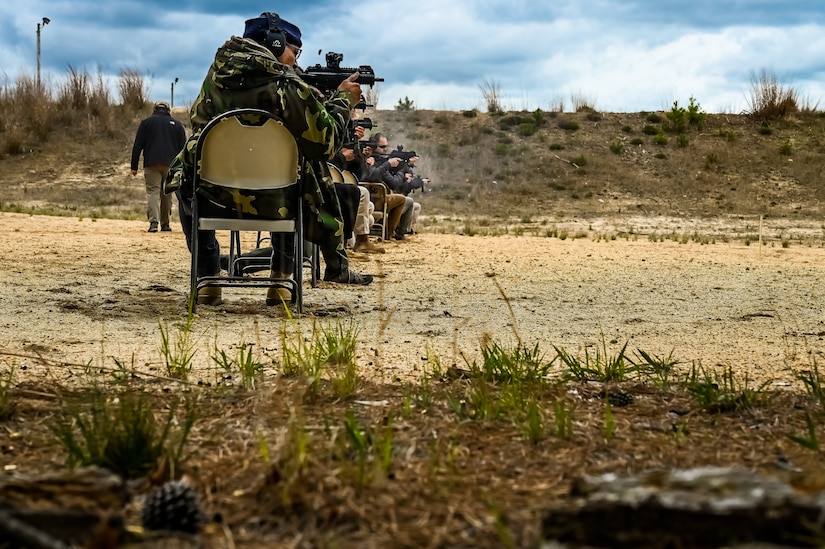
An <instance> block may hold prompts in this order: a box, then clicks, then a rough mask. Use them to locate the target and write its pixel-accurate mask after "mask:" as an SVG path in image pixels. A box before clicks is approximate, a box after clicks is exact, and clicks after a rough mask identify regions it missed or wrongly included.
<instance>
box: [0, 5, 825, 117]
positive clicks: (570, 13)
mask: <svg viewBox="0 0 825 549" xmlns="http://www.w3.org/2000/svg"><path fill="white" fill-rule="evenodd" d="M262 11H275V12H278V13H280V15H281V16H282V17H283V18H285V19H287V20H289V21H291V22H293V23H295V24H297V25H298V26H299V27H300V28H301V30H302V32H303V35H304V52H303V55H302V57H301V59H300V63H301V64H302V65H304V66H307V65H312V64H315V63H318V62H321V63H323V59H324V56H323V54H321V55H318V51H319V50H322V51H323V52H327V51H336V52H341V53H343V54H344V62H343V63H342V65H345V66H358V65H362V64H366V65H371V66H372V67H373V68H374V69H375V72H376V74H377V75H378V76H381V77H384V78H385V82H383V83H381V84H379V87H378V90H379V102H378V107H379V108H382V109H391V108H393V107H394V105H395V104H397V102H398V100H399V99H400V98H403V97H405V96H407V97H409V98H410V99H411V100H412V101H414V104H415V106H416V107H417V108H422V109H436V110H461V109H471V108H480V109H482V110H484V109H485V103H484V101H483V97H482V92H481V89H480V86H481V85H482V84H483V83H487V84H494V85H495V86H496V87H498V89H499V94H500V96H501V102H502V105H503V106H504V107H505V108H506V109H508V110H511V109H512V110H522V109H529V110H535V109H537V108H541V109H548V108H550V107H551V105H558V104H559V103H563V104H564V106H565V109H566V110H569V109H570V108H571V104H572V101H571V97H573V96H576V97H580V98H584V99H586V100H587V102H588V103H590V104H592V105H593V106H594V107H596V108H597V109H598V110H603V111H609V112H639V111H650V110H659V109H669V108H670V107H671V106H672V104H673V102H674V101H679V103H680V104H681V105H684V104H687V102H688V99H689V98H690V97H691V96H693V97H695V98H696V99H697V101H698V102H699V103H700V104H701V106H702V108H703V109H704V110H705V111H706V112H733V113H738V112H741V111H743V110H746V109H747V108H748V107H749V98H750V91H751V89H752V79H753V77H754V76H755V75H758V74H759V73H761V72H762V71H768V72H769V73H770V74H773V75H775V76H776V77H777V78H778V79H779V81H780V82H781V83H783V84H785V85H788V86H793V88H794V89H796V90H797V91H798V92H799V94H800V98H801V99H802V100H803V101H805V102H807V103H808V104H809V105H810V106H816V105H818V106H819V107H820V108H825V28H824V27H825V2H823V0H809V1H802V0H770V1H769V0H692V1H689V2H674V1H667V0H553V1H542V0H532V1H522V0H416V1H414V2H413V1H407V0H400V1H388V0H383V1H374V0H360V1H358V2H346V3H344V2H332V1H327V0H301V1H297V0H296V1H294V2H271V3H266V2H260V1H252V0H233V1H231V2H227V1H226V0H221V1H212V0H162V1H161V0H118V1H115V0H94V1H92V0H15V1H12V0H4V1H3V2H2V3H0V59H1V60H2V62H1V63H0V78H2V80H0V84H2V85H3V86H9V85H13V83H14V82H15V81H16V79H17V78H18V76H19V75H20V74H27V75H29V76H32V77H33V76H34V75H35V72H36V59H37V57H36V50H37V48H36V43H37V40H36V37H37V32H36V30H37V23H38V22H41V21H42V18H43V17H48V18H49V19H50V20H51V22H50V23H49V24H48V25H47V26H43V27H42V29H41V63H42V67H41V74H42V78H43V80H44V82H46V83H47V84H50V85H52V86H56V85H59V83H60V82H61V81H62V80H65V79H66V76H67V74H68V68H69V67H73V68H74V69H75V70H78V71H85V72H86V73H88V74H89V75H91V76H92V77H94V78H96V77H97V76H98V75H102V76H103V77H104V78H106V79H107V82H110V83H111V85H112V89H113V90H116V84H117V75H118V74H119V73H120V72H121V71H122V70H124V69H131V70H136V71H139V72H140V73H142V74H144V75H145V77H146V83H147V85H148V86H149V88H150V96H151V97H150V98H151V99H152V100H157V99H166V100H169V96H170V88H171V84H172V81H173V80H174V79H175V78H179V82H178V84H177V85H176V87H175V104H176V106H182V105H184V104H190V103H191V101H192V100H193V99H194V98H195V97H196V96H197V94H198V90H199V89H200V84H201V82H202V80H203V77H204V75H205V74H206V71H207V69H208V68H209V64H210V63H211V61H212V58H213V57H214V54H215V50H216V49H217V48H218V46H220V45H221V44H222V43H223V42H224V41H225V40H226V39H227V38H228V37H230V36H231V35H241V34H242V33H243V28H244V20H246V19H248V18H251V17H255V16H257V15H258V14H260V13H261V12H262ZM115 93H116V92H115ZM114 99H115V101H119V98H118V97H117V95H115V96H114Z"/></svg>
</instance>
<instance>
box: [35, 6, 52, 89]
mask: <svg viewBox="0 0 825 549" xmlns="http://www.w3.org/2000/svg"><path fill="white" fill-rule="evenodd" d="M50 22H51V19H49V18H48V17H44V18H43V22H42V23H38V24H37V91H38V92H39V91H40V27H41V25H42V26H44V27H45V26H46V25H48V24H49V23H50Z"/></svg>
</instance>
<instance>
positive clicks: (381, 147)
mask: <svg viewBox="0 0 825 549" xmlns="http://www.w3.org/2000/svg"><path fill="white" fill-rule="evenodd" d="M387 147H388V145H376V146H375V148H376V149H386V148H387Z"/></svg>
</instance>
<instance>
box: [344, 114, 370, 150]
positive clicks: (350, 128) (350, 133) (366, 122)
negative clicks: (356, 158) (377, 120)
mask: <svg viewBox="0 0 825 549" xmlns="http://www.w3.org/2000/svg"><path fill="white" fill-rule="evenodd" d="M358 126H361V127H362V128H364V129H365V130H371V129H373V128H377V127H378V124H373V122H372V119H371V118H360V119H356V118H353V119H350V121H349V124H348V125H347V138H346V140H344V146H345V147H347V148H350V149H354V148H356V147H357V148H358V149H361V144H365V143H367V142H368V140H366V139H364V140H361V141H359V140H358V134H356V133H355V128H356V127H358Z"/></svg>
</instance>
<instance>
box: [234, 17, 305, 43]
mask: <svg viewBox="0 0 825 549" xmlns="http://www.w3.org/2000/svg"><path fill="white" fill-rule="evenodd" d="M267 14H268V15H269V17H267ZM270 20H272V21H277V22H278V23H277V29H270V28H269V22H270ZM269 30H280V31H281V32H283V33H284V36H286V41H287V43H289V44H292V45H293V46H298V47H299V48H300V47H301V46H302V45H303V44H302V43H301V29H299V28H298V27H297V26H295V25H293V24H292V23H290V22H289V21H287V20H286V19H282V18H280V17H278V14H276V13H272V12H264V13H262V14H261V15H260V16H259V17H255V18H254V19H247V20H246V27H245V28H244V31H243V37H244V38H251V39H252V40H256V41H259V42H260V41H262V40H263V39H264V37H266V33H267V32H268V31H269Z"/></svg>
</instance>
